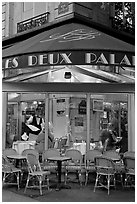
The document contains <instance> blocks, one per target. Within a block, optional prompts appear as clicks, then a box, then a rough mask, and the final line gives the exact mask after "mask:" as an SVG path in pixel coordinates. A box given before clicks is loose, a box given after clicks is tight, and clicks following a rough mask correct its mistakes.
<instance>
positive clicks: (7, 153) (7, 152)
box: [2, 148, 18, 166]
mask: <svg viewBox="0 0 137 204" xmlns="http://www.w3.org/2000/svg"><path fill="white" fill-rule="evenodd" d="M2 154H3V155H5V156H10V155H17V154H18V153H17V151H16V150H15V149H12V148H6V149H4V150H2ZM9 161H10V162H11V163H12V164H13V165H14V166H16V161H15V160H14V159H9Z"/></svg>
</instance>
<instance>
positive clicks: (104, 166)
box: [95, 156, 115, 173]
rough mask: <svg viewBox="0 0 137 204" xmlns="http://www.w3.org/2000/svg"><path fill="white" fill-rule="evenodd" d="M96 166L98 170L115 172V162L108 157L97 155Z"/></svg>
mask: <svg viewBox="0 0 137 204" xmlns="http://www.w3.org/2000/svg"><path fill="white" fill-rule="evenodd" d="M95 167H96V170H97V172H105V173H115V164H114V162H113V160H111V159H110V158H107V157H103V156H97V157H95Z"/></svg>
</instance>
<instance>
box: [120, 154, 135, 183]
mask: <svg viewBox="0 0 137 204" xmlns="http://www.w3.org/2000/svg"><path fill="white" fill-rule="evenodd" d="M123 162H124V167H125V183H124V187H135V157H131V156H124V158H123Z"/></svg>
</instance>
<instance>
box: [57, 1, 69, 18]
mask: <svg viewBox="0 0 137 204" xmlns="http://www.w3.org/2000/svg"><path fill="white" fill-rule="evenodd" d="M68 11H69V3H68V2H61V3H60V4H59V6H58V15H60V14H64V13H66V12H68Z"/></svg>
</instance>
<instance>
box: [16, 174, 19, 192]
mask: <svg viewBox="0 0 137 204" xmlns="http://www.w3.org/2000/svg"><path fill="white" fill-rule="evenodd" d="M16 177H17V184H18V190H19V189H20V179H19V177H20V172H17V175H16Z"/></svg>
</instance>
